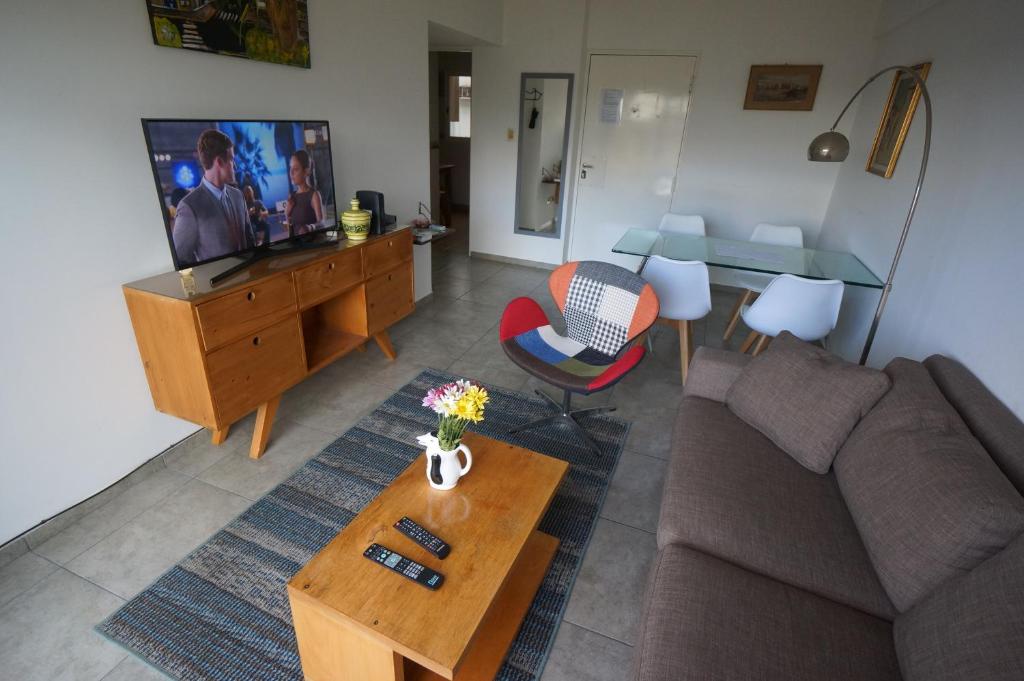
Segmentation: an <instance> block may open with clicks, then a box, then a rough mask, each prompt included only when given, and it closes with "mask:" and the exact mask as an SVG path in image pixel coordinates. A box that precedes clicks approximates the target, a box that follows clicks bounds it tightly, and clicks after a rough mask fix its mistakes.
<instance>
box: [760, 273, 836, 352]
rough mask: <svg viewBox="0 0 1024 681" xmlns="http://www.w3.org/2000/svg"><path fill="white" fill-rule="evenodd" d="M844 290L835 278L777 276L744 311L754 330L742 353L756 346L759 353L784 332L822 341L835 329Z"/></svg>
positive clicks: (808, 339)
mask: <svg viewBox="0 0 1024 681" xmlns="http://www.w3.org/2000/svg"><path fill="white" fill-rule="evenodd" d="M843 289H844V285H843V282H841V281H838V280H835V279H805V278H803V277H798V276H796V275H793V274H780V275H779V276H777V277H775V278H774V279H772V280H771V282H769V284H768V286H766V287H765V289H764V291H763V292H762V293H761V295H760V296H758V297H757V300H755V301H754V302H753V303H752V304H751V305H749V306H747V305H745V306H743V308H742V310H741V315H742V317H743V322H744V323H745V324H746V325H747V326H749V327H750V329H751V331H750V335H748V336H747V339H746V340H745V341H743V345H742V346H740V352H746V351H747V350H749V349H750V348H751V347H753V348H754V354H755V355H757V354H760V353H761V351H762V350H764V349H765V348H766V347H767V346H768V343H770V342H771V339H772V338H774V337H775V336H777V335H779V333H781V332H782V331H789V332H790V333H791V334H793V335H794V336H796V337H797V338H800V339H803V340H805V341H816V340H821V339H822V338H824V337H825V336H827V335H828V334H829V333H830V332H831V331H832V329H834V328H835V327H836V321H837V320H838V319H839V306H840V304H841V303H842V302H843Z"/></svg>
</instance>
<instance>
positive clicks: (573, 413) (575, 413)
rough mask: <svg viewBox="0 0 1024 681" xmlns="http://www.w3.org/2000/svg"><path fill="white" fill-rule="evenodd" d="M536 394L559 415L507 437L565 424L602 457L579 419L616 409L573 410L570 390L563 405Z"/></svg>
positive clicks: (541, 392) (524, 425)
mask: <svg viewBox="0 0 1024 681" xmlns="http://www.w3.org/2000/svg"><path fill="white" fill-rule="evenodd" d="M534 392H535V393H537V394H538V395H540V396H541V397H543V398H544V399H545V400H547V402H548V404H550V405H551V406H553V407H554V408H555V409H557V410H558V413H557V414H552V415H551V416H545V417H544V418H540V419H537V420H535V421H530V422H529V423H524V424H523V425H521V426H516V427H515V428H513V429H511V430H509V431H508V432H507V433H506V435H511V434H512V433H518V432H519V431H521V430H532V429H533V428H538V427H540V426H546V425H548V424H550V423H565V424H566V425H568V426H569V428H570V429H571V430H573V431H575V433H576V435H577V436H579V438H580V439H581V440H583V441H584V442H585V443H586V444H587V447H589V448H590V450H591V451H593V452H594V453H595V454H597V455H598V456H600V455H601V450H600V449H599V448H598V446H597V443H595V442H594V441H593V440H592V439H591V437H590V436H589V435H587V431H585V430H583V426H581V425H580V424H579V421H578V420H577V419H578V417H580V416H583V415H588V414H601V413H604V412H607V411H615V407H612V406H608V405H606V406H603V407H590V408H588V409H576V410H573V409H572V408H571V401H572V393H571V392H569V391H568V390H566V391H565V396H564V397H563V398H562V403H561V404H559V403H558V402H556V401H555V400H554V399H553V398H552V397H549V396H548V395H547V393H545V392H543V391H541V390H535V391H534Z"/></svg>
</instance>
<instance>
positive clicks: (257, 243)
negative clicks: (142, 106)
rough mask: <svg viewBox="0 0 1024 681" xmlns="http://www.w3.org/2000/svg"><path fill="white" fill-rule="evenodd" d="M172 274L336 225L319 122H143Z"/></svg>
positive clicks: (326, 141)
mask: <svg viewBox="0 0 1024 681" xmlns="http://www.w3.org/2000/svg"><path fill="white" fill-rule="evenodd" d="M142 128H143V131H144V133H145V135H146V144H147V145H148V147H149V158H150V162H151V163H152V166H153V175H154V178H155V179H156V186H157V192H158V194H159V195H160V209H161V212H162V214H163V216H164V226H165V228H166V230H167V239H168V242H169V243H170V246H171V255H172V257H173V259H174V268H175V269H178V270H180V269H184V268H186V267H192V266H193V265H199V264H202V263H205V262H210V261H213V260H218V259H220V258H226V257H228V256H232V255H239V254H243V253H245V252H246V251H250V250H253V249H255V248H259V247H264V246H269V245H271V244H276V243H280V242H283V241H287V240H289V239H292V238H295V237H298V236H301V235H304V234H311V233H314V232H317V231H321V230H327V229H335V228H336V226H337V212H336V200H335V195H334V172H333V168H332V166H331V138H330V131H329V128H328V125H327V122H326V121H236V120H214V119H210V120H165V119H159V120H158V119H143V121H142Z"/></svg>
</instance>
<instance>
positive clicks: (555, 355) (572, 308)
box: [499, 261, 658, 454]
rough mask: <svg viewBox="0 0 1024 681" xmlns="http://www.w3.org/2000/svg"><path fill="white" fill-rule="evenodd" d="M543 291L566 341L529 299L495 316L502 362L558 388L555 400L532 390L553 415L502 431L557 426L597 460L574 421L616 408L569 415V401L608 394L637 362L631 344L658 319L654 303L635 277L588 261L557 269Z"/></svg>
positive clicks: (638, 350)
mask: <svg viewBox="0 0 1024 681" xmlns="http://www.w3.org/2000/svg"><path fill="white" fill-rule="evenodd" d="M548 288H549V289H550V290H551V296H552V297H553V298H554V300H555V303H556V304H557V305H558V309H559V311H560V312H561V313H562V316H563V318H564V319H565V327H566V333H565V335H562V334H560V333H558V332H556V331H555V330H554V329H553V328H552V326H551V323H550V321H549V320H548V317H547V315H546V314H545V313H544V310H543V309H542V308H541V306H540V305H538V304H537V302H536V301H534V300H533V299H531V298H516V299H515V300H512V301H511V302H510V303H509V304H508V306H507V307H506V308H505V312H504V313H503V314H502V317H501V326H500V327H499V335H500V339H501V347H502V348H503V349H504V350H505V354H506V355H508V357H509V359H511V360H512V361H513V362H515V363H516V364H518V365H519V366H520V367H522V368H523V369H524V370H525V371H526V372H528V373H530V374H532V375H533V376H536V377H537V378H539V379H541V380H542V381H545V382H546V383H550V384H551V385H553V386H555V387H556V388H560V389H561V390H562V391H563V397H562V401H561V403H559V402H558V401H556V400H555V399H553V398H551V397H549V396H548V395H547V394H545V393H544V392H543V391H540V390H538V391H536V392H537V394H538V395H540V396H541V397H543V398H544V399H546V400H547V401H548V402H549V403H551V405H552V406H553V407H554V408H555V409H557V410H558V411H557V413H555V414H552V415H551V416H548V417H545V418H542V419H539V420H537V421H532V422H530V423H526V424H524V425H522V426H519V427H517V428H514V429H512V430H511V431H509V432H510V433H513V432H517V431H520V430H527V429H532V428H537V427H540V426H544V425H548V424H552V423H558V422H562V423H565V424H567V425H568V426H569V427H570V428H571V429H573V430H574V431H575V432H576V434H577V435H578V436H579V437H580V438H581V439H582V440H583V441H584V442H586V443H587V446H588V447H589V448H590V449H591V450H593V451H594V452H595V453H597V454H600V453H601V452H600V449H599V448H598V447H597V444H596V443H595V442H594V441H593V439H591V437H590V436H589V435H587V433H586V431H584V430H583V428H582V426H580V424H579V421H578V419H579V418H580V417H581V416H583V415H587V414H596V413H600V412H605V411H614V410H615V407H612V406H603V407H592V408H590V409H579V410H575V411H574V410H572V408H571V400H572V395H573V394H574V393H575V394H577V395H589V394H591V393H595V392H599V391H601V390H607V389H608V388H610V387H612V386H613V385H615V384H616V383H617V382H618V381H620V380H621V379H622V378H623V377H624V376H625V375H626V374H627V373H629V372H630V371H631V370H632V369H633V368H634V367H636V366H637V364H639V363H640V360H641V359H643V357H644V354H645V350H644V347H643V345H642V344H637V345H632V346H630V341H632V340H633V339H634V338H636V337H637V336H639V335H640V334H642V333H643V332H644V331H646V330H647V329H649V328H650V326H651V325H652V324H653V323H654V321H655V320H656V319H657V318H658V298H657V296H656V295H655V293H654V289H653V288H651V285H650V284H648V283H647V282H646V281H644V280H643V279H642V278H641V277H640V276H639V275H637V274H634V273H633V272H630V271H629V270H627V269H625V268H622V267H619V266H618V265H612V264H610V263H604V262H594V261H582V262H570V263H566V264H564V265H562V266H561V267H559V268H558V269H556V270H555V271H554V272H552V273H551V277H550V278H549V279H548Z"/></svg>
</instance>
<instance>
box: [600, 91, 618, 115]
mask: <svg viewBox="0 0 1024 681" xmlns="http://www.w3.org/2000/svg"><path fill="white" fill-rule="evenodd" d="M622 95H623V92H622V90H612V89H610V88H605V89H603V90H601V122H602V123H618V122H619V121H620V120H622Z"/></svg>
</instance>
